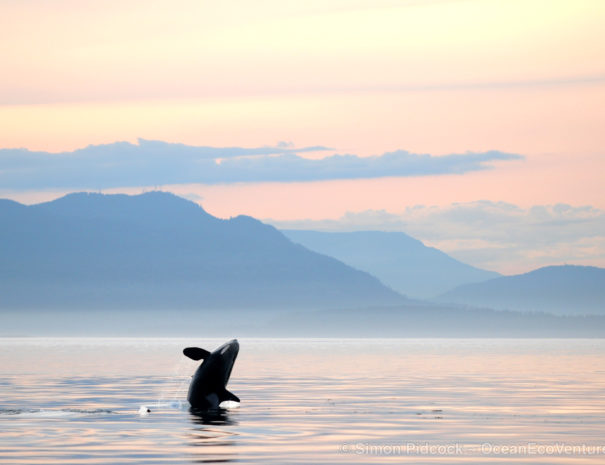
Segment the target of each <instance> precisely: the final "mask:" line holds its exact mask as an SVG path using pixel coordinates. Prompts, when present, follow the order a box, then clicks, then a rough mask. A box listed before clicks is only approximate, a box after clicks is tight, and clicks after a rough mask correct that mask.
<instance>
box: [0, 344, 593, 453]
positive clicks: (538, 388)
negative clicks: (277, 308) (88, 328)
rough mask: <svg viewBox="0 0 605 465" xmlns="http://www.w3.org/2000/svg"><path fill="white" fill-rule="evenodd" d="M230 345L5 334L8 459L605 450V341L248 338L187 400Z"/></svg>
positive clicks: (0, 348)
mask: <svg viewBox="0 0 605 465" xmlns="http://www.w3.org/2000/svg"><path fill="white" fill-rule="evenodd" d="M222 342H224V341H223V340H202V341H195V340H193V341H192V340H176V339H164V340H162V339H160V340H157V339H154V340H151V339H49V340H44V339H0V463H28V464H29V463H82V464H92V463H124V464H126V463H128V464H132V463H215V462H233V461H235V462H243V463H311V462H314V463H376V462H392V463H401V462H406V463H427V464H428V463H430V464H452V463H475V464H481V463H485V464H487V463H496V462H500V463H518V464H552V463H558V464H572V463H573V464H576V463H582V464H601V463H604V462H605V448H603V446H605V441H604V440H603V439H602V431H603V430H604V426H605V395H604V394H605V391H604V387H605V341H601V340H493V341H487V340H302V339H299V340H245V339H244V340H240V344H241V350H240V354H239V357H238V361H237V362H236V364H235V366H234V369H233V374H232V377H231V381H230V384H229V390H231V391H232V392H234V393H235V394H236V395H238V397H240V398H241V399H242V404H241V406H240V407H239V408H237V409H233V410H225V409H218V410H216V411H213V412H198V411H192V410H190V409H189V405H188V404H187V402H186V400H185V398H186V393H187V388H188V382H189V379H190V376H191V374H192V373H193V372H194V371H195V368H196V367H197V365H198V364H197V363H196V362H193V361H191V360H188V359H186V358H185V357H183V356H182V354H181V350H182V348H183V347H185V346H189V345H198V346H201V347H205V348H207V349H210V350H211V349H214V348H215V347H217V346H219V345H220V344H221V343H222ZM147 409H149V411H150V412H149V413H148V414H147V413H146V412H147ZM448 446H456V447H458V449H456V448H455V447H454V448H452V449H447V447H448ZM565 447H567V449H565ZM582 447H583V448H584V449H582ZM599 447H600V448H602V449H598V448H599ZM548 448H550V449H548ZM582 451H584V452H582ZM586 452H592V454H588V453H586Z"/></svg>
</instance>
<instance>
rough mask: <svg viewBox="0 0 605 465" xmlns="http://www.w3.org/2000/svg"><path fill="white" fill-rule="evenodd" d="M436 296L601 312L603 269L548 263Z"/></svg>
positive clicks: (537, 308) (487, 303)
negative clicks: (542, 266)
mask: <svg viewBox="0 0 605 465" xmlns="http://www.w3.org/2000/svg"><path fill="white" fill-rule="evenodd" d="M439 300H440V301H442V302H447V303H456V304H464V305H469V306H475V307H478V306H479V307H489V308H494V309H498V310H500V309H501V310H504V309H506V310H518V311H539V312H548V313H554V314H559V315H588V314H592V315H605V269H604V268H597V267H592V266H574V265H563V266H548V267H544V268H539V269H537V270H534V271H531V272H529V273H525V274H520V275H514V276H503V277H500V278H496V279H492V280H489V281H485V282H482V283H476V284H467V285H464V286H460V287H458V288H456V289H454V290H452V291H449V292H446V293H444V294H443V295H442V296H441V297H440V298H439Z"/></svg>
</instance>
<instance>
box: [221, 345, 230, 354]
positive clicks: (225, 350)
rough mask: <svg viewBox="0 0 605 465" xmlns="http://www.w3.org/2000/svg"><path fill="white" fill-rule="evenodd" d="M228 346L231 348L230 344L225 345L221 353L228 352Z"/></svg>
mask: <svg viewBox="0 0 605 465" xmlns="http://www.w3.org/2000/svg"><path fill="white" fill-rule="evenodd" d="M228 348H229V346H225V347H223V350H221V355H223V354H224V353H225V352H227V349H228Z"/></svg>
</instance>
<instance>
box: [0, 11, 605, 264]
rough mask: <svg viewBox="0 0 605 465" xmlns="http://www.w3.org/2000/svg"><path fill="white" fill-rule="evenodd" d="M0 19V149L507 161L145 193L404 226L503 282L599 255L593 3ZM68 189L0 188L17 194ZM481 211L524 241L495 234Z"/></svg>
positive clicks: (291, 221) (601, 77)
mask: <svg viewBox="0 0 605 465" xmlns="http://www.w3.org/2000/svg"><path fill="white" fill-rule="evenodd" d="M0 18H1V19H0V21H1V26H0V42H1V43H2V44H3V46H2V47H0V63H1V70H2V72H0V128H1V129H0V149H11V148H26V149H29V150H32V151H34V150H35V151H44V152H53V153H59V152H70V151H73V150H75V149H79V148H83V147H86V146H88V145H91V144H94V145H96V144H110V143H113V142H116V141H129V142H132V143H134V144H136V143H137V142H136V141H137V140H138V138H142V139H147V140H161V141H166V142H172V143H181V144H186V145H191V146H214V147H262V146H276V145H278V144H279V143H280V142H282V143H283V142H286V143H287V144H288V145H289V146H290V148H297V147H308V146H324V147H328V148H329V150H326V151H318V152H308V153H304V154H303V153H301V154H300V155H301V156H303V157H311V158H321V157H325V156H328V155H333V154H355V155H358V156H361V157H366V156H371V155H382V154H383V153H385V152H392V151H396V150H405V151H408V152H411V153H415V154H430V155H432V156H436V157H441V156H447V155H449V154H464V153H466V152H475V153H480V152H486V151H489V150H497V151H501V152H505V153H511V154H519V155H521V156H523V158H522V159H515V160H505V161H494V162H493V163H491V164H490V165H489V169H484V170H476V171H469V172H464V173H459V174H431V175H421V176H405V177H380V178H373V179H338V180H336V179H335V180H315V181H292V180H283V181H281V182H280V181H272V182H229V183H228V182H223V183H214V184H202V183H191V182H187V183H181V184H178V183H177V184H172V183H166V184H165V185H162V186H161V188H162V189H165V190H171V191H173V192H175V193H177V194H180V195H183V196H186V197H188V198H191V199H194V200H196V201H199V202H200V204H201V205H203V206H204V208H205V209H206V210H208V211H209V212H210V213H212V214H214V215H217V216H220V217H229V216H234V215H237V214H248V215H251V216H254V217H257V218H260V219H265V220H268V221H271V222H273V223H274V224H276V225H277V226H283V227H286V226H295V227H317V228H323V229H359V228H372V229H394V230H401V231H405V232H408V233H409V234H412V235H414V236H415V237H417V238H418V239H421V240H423V241H424V242H425V243H427V244H429V245H434V246H436V247H439V248H441V249H443V250H445V251H447V252H448V253H450V254H452V255H454V256H455V257H456V258H460V259H462V260H465V261H467V262H469V263H472V264H474V265H477V266H483V267H486V268H490V269H494V270H497V271H501V272H505V273H508V272H520V271H527V270H529V269H532V268H534V267H537V266H542V265H546V264H560V263H565V262H569V263H578V264H592V265H598V266H605V213H604V210H605V195H604V193H605V192H604V191H605V189H604V185H605V182H604V181H605V59H604V58H605V28H603V24H605V2H602V1H600V0H595V1H582V0H579V1H573V2H571V1H567V0H566V1H556V0H550V1H538V0H523V1H517V0H507V1H496V0H449V1H448V0H443V1H439V0H409V1H406V0H401V1H386V0H385V1H381V0H373V1H365V0H347V1H341V0H324V1H312V0H311V1H305V2H299V1H296V2H294V1H286V0H275V1H274V0H266V1H263V0H259V1H231V0H226V1H222V2H200V1H197V0H196V1H178V0H177V1H132V0H121V1H113V0H109V1H105V2H84V1H73V0H71V1H68V0H56V1H53V2H47V1H38V0H22V1H12V0H9V1H5V2H2V4H1V5H0ZM1 160H2V158H1V157H0V162H1ZM2 169H3V168H2V166H0V172H2ZM126 184H127V183H126ZM153 187H154V186H153V185H151V186H140V185H124V186H122V187H119V188H116V187H111V188H107V189H104V192H129V193H136V192H140V191H141V190H142V189H148V188H153ZM90 188H91V189H93V190H94V187H93V186H90ZM68 191H69V189H62V188H56V189H48V188H44V187H41V188H39V189H36V188H35V187H29V188H27V189H13V188H7V187H5V186H2V185H1V184H0V194H1V195H0V196H1V197H5V198H12V199H15V200H18V201H22V202H24V203H32V202H37V201H41V200H47V199H50V198H54V197H57V196H59V195H62V194H63V193H65V192H68ZM461 212H462V213H461ZM469 212H472V214H473V215H474V216H473V218H475V217H479V216H480V217H481V218H483V221H482V222H481V225H482V226H480V225H479V224H478V223H473V222H470V221H469V216H468V214H469ZM541 212H542V213H543V212H546V213H544V214H542V213H541ZM457 215H458V216H457ZM464 215H467V216H464ZM481 215H483V216H481ZM536 215H537V216H536ZM540 215H542V216H540ZM544 215H546V216H544ZM492 216H493V217H498V218H502V219H503V220H502V221H503V222H502V224H501V225H500V226H501V227H502V228H505V229H506V230H507V231H512V230H514V231H515V232H518V231H525V235H522V234H517V233H515V234H513V233H511V234H510V235H509V236H507V237H505V238H503V237H501V236H502V234H499V235H494V231H493V229H489V228H488V226H489V225H490V224H491V225H492V228H496V227H499V225H498V223H497V222H494V221H493V220H489V221H488V220H487V218H492ZM536 225H537V226H536ZM582 225H584V226H582ZM465 228H466V229H465ZM436 229H438V230H439V231H441V233H439V234H437V233H436V232H435V230H436ZM551 232H552V239H551V240H550V239H548V237H549V234H550V233H551Z"/></svg>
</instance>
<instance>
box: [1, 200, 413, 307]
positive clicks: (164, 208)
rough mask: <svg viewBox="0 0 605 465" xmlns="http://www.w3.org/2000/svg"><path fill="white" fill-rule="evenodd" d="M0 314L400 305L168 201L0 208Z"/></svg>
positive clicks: (372, 285) (397, 299)
mask: <svg viewBox="0 0 605 465" xmlns="http://www.w3.org/2000/svg"><path fill="white" fill-rule="evenodd" d="M0 221H1V224H2V228H1V230H0V308H2V309H11V310H18V309H132V308H139V309H146V308H155V309H201V308H205V309H221V308H240V309H242V308H281V307H284V308H286V307H287V308H313V309H321V308H337V307H338V308H342V307H349V308H355V307H362V306H366V305H394V304H401V303H403V302H405V298H404V297H402V296H401V295H399V294H398V293H396V292H394V291H393V290H391V289H389V288H387V287H385V286H384V285H383V284H382V283H381V282H380V281H378V279H376V278H374V277H373V276H371V275H369V274H368V273H365V272H362V271H358V270H355V269H353V268H351V267H349V266H347V265H345V264H343V263H341V262H339V261H338V260H336V259H334V258H332V257H327V256H324V255H321V254H319V253H316V252H312V251H310V250H308V249H306V248H304V247H303V246H301V245H298V244H294V243H293V242H291V241H290V240H289V239H288V238H286V237H285V236H284V235H283V234H282V233H280V232H279V231H278V230H276V229H275V228H273V227H272V226H268V225H266V224H263V223H261V222H259V221H257V220H255V219H253V218H250V217H247V216H238V217H236V218H232V219H229V220H222V219H218V218H216V217H214V216H212V215H210V214H208V213H207V212H206V211H204V210H203V209H202V208H201V207H200V206H198V205H197V204H195V203H193V202H190V201H188V200H185V199H182V198H180V197H177V196H175V195H172V194H168V193H164V192H150V193H146V194H142V195H137V196H127V195H102V194H90V193H77V194H70V195H67V196H65V197H63V198H60V199H57V200H55V201H52V202H48V203H42V204H38V205H32V206H25V205H21V204H19V203H16V202H12V201H8V200H3V201H0Z"/></svg>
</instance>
